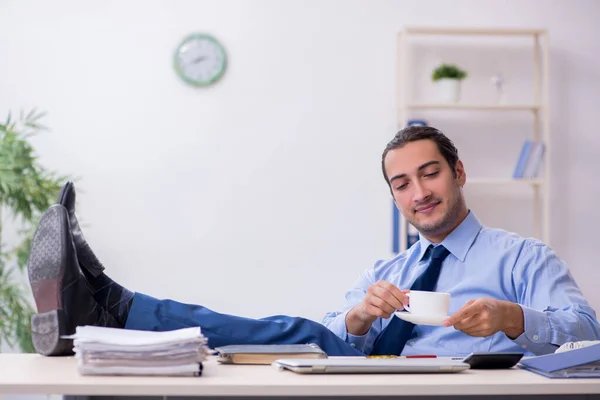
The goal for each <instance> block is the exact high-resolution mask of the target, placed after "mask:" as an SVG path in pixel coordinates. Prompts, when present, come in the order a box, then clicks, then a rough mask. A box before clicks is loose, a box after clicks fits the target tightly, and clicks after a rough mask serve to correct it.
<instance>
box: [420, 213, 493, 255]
mask: <svg viewBox="0 0 600 400" xmlns="http://www.w3.org/2000/svg"><path fill="white" fill-rule="evenodd" d="M481 228H482V225H481V222H479V219H478V218H477V216H476V215H475V213H474V212H473V211H470V210H469V213H468V214H467V217H466V218H465V219H464V220H463V222H461V223H460V225H458V226H457V227H456V228H454V230H453V231H452V232H450V234H449V235H448V236H446V238H445V239H444V240H443V241H442V243H440V244H442V245H444V247H445V248H447V249H448V251H449V252H450V253H452V254H453V255H454V257H456V258H458V259H459V260H460V261H465V258H466V257H467V253H468V252H469V249H470V248H471V245H472V244H473V242H474V241H475V238H476V237H477V234H478V233H479V231H480V230H481ZM431 244H432V243H431V242H430V241H429V240H428V239H426V238H425V237H423V236H422V235H421V234H419V246H420V249H419V260H422V259H423V256H425V252H426V251H427V248H428V247H429V245H431Z"/></svg>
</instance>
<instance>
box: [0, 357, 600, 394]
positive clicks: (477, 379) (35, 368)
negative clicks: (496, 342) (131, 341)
mask: <svg viewBox="0 0 600 400" xmlns="http://www.w3.org/2000/svg"><path fill="white" fill-rule="evenodd" d="M204 372H205V373H204V375H203V376H201V377H197V378H192V377H170V378H167V377H160V378H153V377H89V376H87V377H86V376H80V375H79V374H78V373H77V370H76V361H75V359H74V358H73V357H43V356H38V355H33V354H0V393H6V394H9V393H10V394H68V395H110V396H138V395H141V396H197V397H205V396H228V397H246V398H248V397H264V396H295V397H353V396H369V397H374V396H423V395H438V396H440V395H444V396H452V395H455V396H465V395H482V396H491V395H544V396H545V395H567V394H569V395H575V394H578V395H590V394H595V395H598V396H599V398H600V379H579V380H565V379H561V380H552V379H547V378H544V377H541V376H538V375H536V374H533V373H530V372H527V371H524V370H519V369H510V370H499V371H482V370H469V371H465V372H461V373H457V374H435V375H426V374H409V375H406V374H405V375H402V374H395V375H394V374H386V375H300V374H295V373H292V372H289V371H278V370H276V369H274V368H272V367H271V366H238V365H219V364H218V363H217V362H216V361H215V360H214V359H211V360H209V361H208V362H207V363H205V368H204ZM582 397H583V396H582ZM594 397H596V396H594ZM569 398H571V397H569ZM585 398H590V397H589V396H587V397H585Z"/></svg>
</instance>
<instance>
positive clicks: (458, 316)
mask: <svg viewBox="0 0 600 400" xmlns="http://www.w3.org/2000/svg"><path fill="white" fill-rule="evenodd" d="M478 312H479V303H478V302H477V301H476V300H469V301H468V302H467V303H466V304H465V305H464V306H463V307H462V308H461V309H460V310H458V311H457V312H455V313H454V315H452V316H450V317H449V318H447V319H446V321H444V326H452V325H455V324H457V323H459V322H460V321H462V320H464V319H466V318H469V317H472V316H473V315H475V314H477V313H478Z"/></svg>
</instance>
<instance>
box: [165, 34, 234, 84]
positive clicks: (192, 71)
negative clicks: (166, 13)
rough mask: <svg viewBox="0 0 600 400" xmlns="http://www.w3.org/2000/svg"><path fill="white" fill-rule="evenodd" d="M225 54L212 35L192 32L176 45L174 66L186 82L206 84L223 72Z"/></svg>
mask: <svg viewBox="0 0 600 400" xmlns="http://www.w3.org/2000/svg"><path fill="white" fill-rule="evenodd" d="M226 58H227V57H226V55H225V50H224V49H223V46H221V44H220V43H219V42H218V41H217V40H216V39H215V38H214V37H212V36H210V35H206V34H200V33H197V34H193V35H190V36H188V37H186V38H185V39H184V40H183V41H182V42H181V44H180V45H179V46H178V47H177V50H176V51H175V57H174V60H173V61H174V66H175V70H176V71H177V74H178V75H179V76H180V77H181V79H183V80H184V81H185V82H186V83H189V84H190V85H194V86H208V85H210V84H212V83H214V82H216V81H217V80H218V79H219V78H220V77H221V75H223V72H225V65H226Z"/></svg>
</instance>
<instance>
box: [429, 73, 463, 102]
mask: <svg viewBox="0 0 600 400" xmlns="http://www.w3.org/2000/svg"><path fill="white" fill-rule="evenodd" d="M435 84H436V86H437V91H438V97H439V100H440V101H441V102H443V103H458V101H459V100H460V79H450V78H442V79H438V80H437V81H435Z"/></svg>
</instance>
